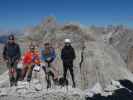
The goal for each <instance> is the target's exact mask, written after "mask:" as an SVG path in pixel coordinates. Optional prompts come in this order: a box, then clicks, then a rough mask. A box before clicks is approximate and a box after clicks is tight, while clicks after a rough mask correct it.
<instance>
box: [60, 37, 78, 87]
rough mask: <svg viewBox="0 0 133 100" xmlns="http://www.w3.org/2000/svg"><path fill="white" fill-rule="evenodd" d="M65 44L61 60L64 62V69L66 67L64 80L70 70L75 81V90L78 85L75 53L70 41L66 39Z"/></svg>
mask: <svg viewBox="0 0 133 100" xmlns="http://www.w3.org/2000/svg"><path fill="white" fill-rule="evenodd" d="M64 42H65V46H64V48H63V49H62V51H61V59H62V61H63V67H64V74H63V77H64V79H66V74H67V70H69V71H70V74H71V77H72V81H73V87H74V88H75V87H76V84H75V79H74V72H73V61H74V59H75V58H76V56H75V51H74V49H73V47H72V46H71V40H70V39H65V41H64Z"/></svg>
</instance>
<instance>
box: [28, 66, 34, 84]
mask: <svg viewBox="0 0 133 100" xmlns="http://www.w3.org/2000/svg"><path fill="white" fill-rule="evenodd" d="M33 69H34V65H33V64H31V66H29V71H28V76H27V81H28V82H30V81H31V78H32V71H33Z"/></svg>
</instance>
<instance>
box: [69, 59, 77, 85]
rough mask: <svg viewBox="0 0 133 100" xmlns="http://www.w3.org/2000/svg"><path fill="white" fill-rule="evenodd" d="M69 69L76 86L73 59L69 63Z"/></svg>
mask: <svg viewBox="0 0 133 100" xmlns="http://www.w3.org/2000/svg"><path fill="white" fill-rule="evenodd" d="M69 71H70V74H71V77H72V81H73V87H74V88H75V87H76V84H75V77H74V71H73V61H71V62H70V63H69Z"/></svg>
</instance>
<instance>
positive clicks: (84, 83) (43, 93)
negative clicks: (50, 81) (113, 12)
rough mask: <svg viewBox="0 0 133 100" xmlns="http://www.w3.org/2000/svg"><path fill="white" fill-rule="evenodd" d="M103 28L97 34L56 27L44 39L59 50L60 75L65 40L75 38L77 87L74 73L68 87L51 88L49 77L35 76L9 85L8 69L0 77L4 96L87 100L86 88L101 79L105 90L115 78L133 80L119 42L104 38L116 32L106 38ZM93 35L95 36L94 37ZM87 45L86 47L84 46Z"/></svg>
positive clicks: (6, 98)
mask: <svg viewBox="0 0 133 100" xmlns="http://www.w3.org/2000/svg"><path fill="white" fill-rule="evenodd" d="M67 28H69V27H67ZM70 29H71V28H70ZM72 30H73V29H72ZM99 30H100V34H98V32H96V34H92V33H91V34H89V33H84V31H83V30H80V32H78V31H74V32H72V31H71V30H68V29H67V32H66V30H65V31H64V30H63V31H62V30H54V31H53V32H47V33H46V34H45V36H44V37H42V38H43V39H44V41H46V40H50V41H52V42H53V43H54V46H55V48H56V50H57V59H56V62H55V66H57V69H59V75H60V76H62V73H63V67H62V62H61V59H60V50H61V48H62V46H63V40H64V39H65V38H70V39H72V45H73V47H74V48H75V51H76V59H75V61H74V68H73V69H74V74H75V80H76V85H77V88H76V89H73V88H71V77H70V74H68V76H67V78H68V80H69V82H70V84H69V85H70V86H69V89H68V91H67V90H66V87H64V88H60V87H53V88H52V89H50V90H48V91H47V89H46V81H44V82H42V83H39V82H38V80H34V79H33V81H32V82H31V84H28V83H26V82H20V83H19V86H18V87H13V88H9V86H8V83H9V82H8V74H7V73H5V74H3V75H2V76H0V80H2V81H0V100H15V99H16V100H84V99H85V93H84V91H85V90H86V89H87V90H89V89H91V88H92V87H93V86H94V85H95V84H97V83H99V86H100V87H101V88H102V89H103V90H104V89H106V87H108V85H109V84H110V83H111V82H112V80H122V79H128V80H131V81H133V75H132V74H131V72H130V71H129V70H128V69H127V67H126V64H125V62H124V61H123V59H122V58H121V55H120V54H119V52H117V51H116V50H115V49H114V47H115V46H114V44H115V43H116V42H112V45H113V46H111V45H109V44H108V43H105V42H104V39H107V41H108V40H109V38H110V36H112V34H111V35H109V36H107V37H108V38H104V36H105V37H106V34H105V35H103V33H102V32H103V31H102V30H103V29H101V28H100V29H99ZM99 30H98V31H99ZM111 31H112V30H111ZM40 34H41V33H40ZM94 35H95V36H94ZM122 36H123V35H122ZM90 37H94V39H91V38H90ZM114 37H115V36H114ZM43 39H42V40H41V41H43ZM115 40H117V39H115ZM108 42H109V41H108ZM113 43H114V44H113ZM84 46H85V48H84V49H83V47H84ZM117 46H118V45H116V47H117ZM40 76H43V75H40ZM43 79H44V78H42V80H41V81H43ZM100 90H101V89H100Z"/></svg>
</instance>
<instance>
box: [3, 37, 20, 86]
mask: <svg viewBox="0 0 133 100" xmlns="http://www.w3.org/2000/svg"><path fill="white" fill-rule="evenodd" d="M3 58H4V60H5V61H6V63H7V67H8V69H9V78H10V86H13V85H15V86H17V64H18V62H19V60H20V58H21V53H20V47H19V45H18V44H17V43H16V42H15V37H14V35H10V36H9V37H8V42H7V43H6V44H5V46H4V50H3Z"/></svg>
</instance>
